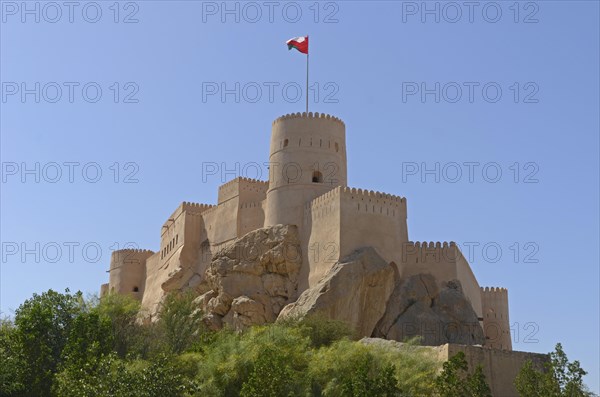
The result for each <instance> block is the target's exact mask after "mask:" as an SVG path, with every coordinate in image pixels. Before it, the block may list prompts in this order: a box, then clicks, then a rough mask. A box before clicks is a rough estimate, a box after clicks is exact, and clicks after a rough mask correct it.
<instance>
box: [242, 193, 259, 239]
mask: <svg viewBox="0 0 600 397" xmlns="http://www.w3.org/2000/svg"><path fill="white" fill-rule="evenodd" d="M264 223H265V212H264V210H263V202H262V201H258V202H248V203H242V204H241V205H240V208H239V214H238V232H237V236H238V238H239V237H242V236H243V235H245V234H246V233H249V232H251V231H253V230H256V229H260V228H261V227H263V225H264Z"/></svg>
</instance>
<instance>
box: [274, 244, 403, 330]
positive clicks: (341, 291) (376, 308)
mask: <svg viewBox="0 0 600 397" xmlns="http://www.w3.org/2000/svg"><path fill="white" fill-rule="evenodd" d="M394 279H395V277H394V269H393V268H392V266H391V265H390V264H388V263H387V262H386V261H384V260H383V259H382V258H381V257H380V256H379V255H378V254H377V252H376V251H375V250H374V249H373V248H371V247H367V248H362V249H360V250H357V251H355V252H354V253H353V254H352V255H350V256H349V257H347V258H345V259H344V260H342V261H340V262H338V263H336V264H335V265H334V266H333V267H332V268H331V269H330V270H329V271H328V272H327V273H326V274H325V276H324V277H323V278H322V279H321V280H320V281H319V282H318V283H317V285H315V286H314V287H312V288H309V289H307V290H306V291H304V292H303V293H302V295H300V297H299V298H298V300H297V301H296V302H295V303H292V304H289V305H288V306H286V307H285V308H284V309H283V310H282V311H281V313H280V314H279V318H280V319H286V318H301V317H304V316H306V315H310V314H322V315H324V316H326V317H328V318H331V319H336V320H340V321H343V322H345V323H347V324H349V325H350V326H352V327H353V328H354V329H355V330H356V332H357V333H358V335H359V336H371V334H372V332H373V329H374V328H375V325H376V324H377V322H378V321H379V319H380V318H381V317H382V316H383V315H384V313H385V310H386V305H387V302H388V298H389V297H390V295H391V294H392V291H393V289H394Z"/></svg>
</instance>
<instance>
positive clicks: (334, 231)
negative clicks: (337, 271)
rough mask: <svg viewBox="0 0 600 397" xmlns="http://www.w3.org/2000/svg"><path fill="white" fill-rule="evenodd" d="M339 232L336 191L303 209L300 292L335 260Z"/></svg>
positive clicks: (313, 283)
mask: <svg viewBox="0 0 600 397" xmlns="http://www.w3.org/2000/svg"><path fill="white" fill-rule="evenodd" d="M340 233H341V230H340V188H336V189H334V190H331V191H329V192H327V193H325V194H323V195H322V196H319V197H317V198H316V199H314V200H312V201H310V202H309V203H307V205H306V206H305V214H304V225H303V228H302V232H301V234H300V237H301V240H302V255H303V267H302V269H301V271H300V278H299V280H300V281H299V287H298V289H299V290H300V292H302V291H303V290H305V289H306V288H309V287H310V286H313V285H315V284H316V283H317V282H318V281H319V280H320V279H321V277H323V276H324V275H325V273H326V272H327V271H328V270H329V269H330V268H331V267H332V266H333V265H334V264H335V263H336V262H337V261H338V260H339V258H340V250H339V247H340Z"/></svg>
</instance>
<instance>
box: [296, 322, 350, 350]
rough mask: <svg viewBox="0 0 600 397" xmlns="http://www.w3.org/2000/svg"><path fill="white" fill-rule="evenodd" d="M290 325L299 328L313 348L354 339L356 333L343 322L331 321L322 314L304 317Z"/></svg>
mask: <svg viewBox="0 0 600 397" xmlns="http://www.w3.org/2000/svg"><path fill="white" fill-rule="evenodd" d="M288 325H290V326H293V327H296V328H298V330H299V331H300V334H301V335H303V336H306V337H308V338H309V339H310V342H311V345H312V346H313V347H316V348H319V347H322V346H329V345H331V344H332V343H333V342H335V341H338V340H341V339H344V338H348V339H352V338H353V336H354V332H353V331H352V329H351V328H350V326H349V325H348V324H346V323H344V322H342V321H338V320H331V319H329V318H327V317H325V316H324V315H322V314H314V315H311V316H307V317H304V318H303V319H301V320H299V321H293V320H292V322H290V323H289V324H288Z"/></svg>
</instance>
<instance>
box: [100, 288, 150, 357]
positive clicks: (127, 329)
mask: <svg viewBox="0 0 600 397" xmlns="http://www.w3.org/2000/svg"><path fill="white" fill-rule="evenodd" d="M97 310H98V314H99V315H100V316H102V317H106V318H108V319H109V320H110V324H111V326H112V340H113V349H114V350H115V352H116V353H117V355H118V356H119V357H120V358H124V357H125V356H126V354H127V353H128V352H131V351H132V350H133V348H134V346H136V345H137V344H138V343H139V338H138V337H139V336H140V334H142V333H141V332H139V331H140V329H139V328H140V327H139V325H138V324H136V318H137V315H138V313H139V311H140V303H139V302H138V301H136V300H135V299H134V298H132V297H131V296H129V295H120V294H108V295H107V296H105V297H103V298H102V299H101V300H100V303H99V304H98V306H97Z"/></svg>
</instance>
